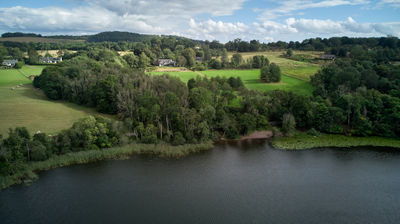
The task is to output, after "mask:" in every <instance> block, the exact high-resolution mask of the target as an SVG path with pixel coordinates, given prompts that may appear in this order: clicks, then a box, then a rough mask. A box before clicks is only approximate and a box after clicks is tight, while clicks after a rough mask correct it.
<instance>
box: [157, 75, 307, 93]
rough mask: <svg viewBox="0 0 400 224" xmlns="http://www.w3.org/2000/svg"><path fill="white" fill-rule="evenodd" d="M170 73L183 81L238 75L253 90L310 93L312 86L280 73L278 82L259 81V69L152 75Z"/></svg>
mask: <svg viewBox="0 0 400 224" xmlns="http://www.w3.org/2000/svg"><path fill="white" fill-rule="evenodd" d="M165 73H167V74H170V75H172V76H176V77H179V78H180V79H181V80H182V81H183V82H187V81H188V80H189V79H191V78H194V77H196V76H205V77H217V76H220V77H240V78H241V79H242V81H243V83H244V85H245V86H246V87H247V88H249V89H253V90H259V91H270V90H275V89H280V90H287V91H292V92H294V93H297V94H301V95H311V94H312V91H313V86H312V85H311V84H310V83H308V82H306V81H303V80H300V79H297V78H293V77H289V76H286V75H282V80H281V82H280V83H263V82H260V70H259V69H251V70H206V71H199V72H152V73H151V74H153V75H161V74H165Z"/></svg>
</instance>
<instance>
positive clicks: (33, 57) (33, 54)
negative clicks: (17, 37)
mask: <svg viewBox="0 0 400 224" xmlns="http://www.w3.org/2000/svg"><path fill="white" fill-rule="evenodd" d="M28 63H29V64H31V65H35V64H38V63H39V54H38V53H37V51H36V50H35V49H33V48H29V49H28Z"/></svg>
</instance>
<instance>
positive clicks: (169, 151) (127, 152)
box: [0, 142, 213, 190]
mask: <svg viewBox="0 0 400 224" xmlns="http://www.w3.org/2000/svg"><path fill="white" fill-rule="evenodd" d="M212 147H213V144H212V143H211V142H208V143H203V144H187V145H181V146H171V145H166V144H158V145H145V144H131V145H126V146H121V147H114V148H110V149H104V150H90V151H81V152H74V153H68V154H65V155H60V156H53V157H51V158H50V159H48V160H46V161H41V162H31V163H29V164H28V166H27V168H26V170H25V171H24V172H19V173H17V174H15V175H13V176H8V177H2V176H0V190H1V189H4V188H7V187H9V186H11V185H14V184H20V183H24V182H25V183H27V182H31V181H33V180H35V179H37V178H38V176H37V174H36V173H35V172H36V171H42V170H49V169H53V168H57V167H63V166H69V165H74V164H84V163H89V162H95V161H100V160H105V159H123V158H127V157H129V156H131V155H134V154H137V155H140V154H149V155H155V156H159V157H163V158H181V157H184V156H187V155H189V154H190V153H196V152H201V151H206V150H209V149H211V148H212Z"/></svg>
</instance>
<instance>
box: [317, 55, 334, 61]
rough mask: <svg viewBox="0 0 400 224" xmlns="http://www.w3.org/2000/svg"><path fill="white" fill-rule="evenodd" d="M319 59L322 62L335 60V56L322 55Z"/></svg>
mask: <svg viewBox="0 0 400 224" xmlns="http://www.w3.org/2000/svg"><path fill="white" fill-rule="evenodd" d="M319 59H322V60H332V61H333V60H335V59H336V56H335V55H333V54H323V55H321V56H320V57H319Z"/></svg>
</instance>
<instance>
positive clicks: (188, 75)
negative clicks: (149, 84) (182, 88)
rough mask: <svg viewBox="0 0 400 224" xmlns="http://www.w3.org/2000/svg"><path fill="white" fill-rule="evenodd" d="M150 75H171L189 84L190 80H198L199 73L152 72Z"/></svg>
mask: <svg viewBox="0 0 400 224" xmlns="http://www.w3.org/2000/svg"><path fill="white" fill-rule="evenodd" d="M150 74H152V75H163V74H169V75H172V76H176V77H178V78H179V79H180V80H182V82H184V83H187V82H188V81H189V79H191V78H196V77H197V76H198V75H199V73H198V72H187V71H184V72H151V73H150Z"/></svg>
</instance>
